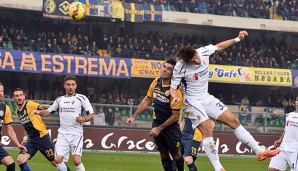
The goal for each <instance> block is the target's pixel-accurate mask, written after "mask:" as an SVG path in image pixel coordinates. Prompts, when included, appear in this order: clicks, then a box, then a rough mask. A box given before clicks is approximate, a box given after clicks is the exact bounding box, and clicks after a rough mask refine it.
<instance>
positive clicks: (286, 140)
mask: <svg viewBox="0 0 298 171" xmlns="http://www.w3.org/2000/svg"><path fill="white" fill-rule="evenodd" d="M295 105H296V110H295V111H293V112H290V113H288V114H287V115H286V125H285V129H284V132H283V134H282V135H281V137H280V138H279V139H278V140H276V141H275V142H274V147H277V146H279V145H280V147H279V148H280V149H281V152H280V153H279V154H277V155H276V156H274V157H273V158H271V161H270V164H269V171H278V170H286V169H287V167H288V166H290V168H291V171H297V170H298V166H297V160H298V159H297V156H298V96H297V97H296V101H295Z"/></svg>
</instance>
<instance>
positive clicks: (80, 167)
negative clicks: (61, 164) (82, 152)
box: [76, 163, 85, 171]
mask: <svg viewBox="0 0 298 171" xmlns="http://www.w3.org/2000/svg"><path fill="white" fill-rule="evenodd" d="M76 171H85V167H84V165H83V163H81V164H80V165H78V166H76Z"/></svg>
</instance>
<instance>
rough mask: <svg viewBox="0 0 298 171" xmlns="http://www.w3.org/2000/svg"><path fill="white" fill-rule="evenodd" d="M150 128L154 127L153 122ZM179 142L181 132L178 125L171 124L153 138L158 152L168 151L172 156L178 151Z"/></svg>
mask: <svg viewBox="0 0 298 171" xmlns="http://www.w3.org/2000/svg"><path fill="white" fill-rule="evenodd" d="M152 126H153V127H155V124H154V122H153V124H152ZM180 140H181V131H180V126H179V124H178V123H173V124H172V125H170V126H169V127H167V128H165V129H164V130H162V131H161V132H160V134H159V135H158V136H157V137H155V138H154V141H155V144H156V146H157V150H158V151H169V152H170V153H174V154H176V153H178V152H179V151H180V149H179V148H180Z"/></svg>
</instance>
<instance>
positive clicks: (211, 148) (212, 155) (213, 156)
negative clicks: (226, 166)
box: [203, 137, 223, 171]
mask: <svg viewBox="0 0 298 171" xmlns="http://www.w3.org/2000/svg"><path fill="white" fill-rule="evenodd" d="M203 145H204V149H205V153H206V155H207V156H208V158H209V160H210V161H211V163H212V165H213V167H214V169H215V171H219V170H220V169H221V168H223V167H222V165H221V164H220V161H219V157H218V151H217V150H216V146H215V144H214V141H213V137H207V138H204V139H203Z"/></svg>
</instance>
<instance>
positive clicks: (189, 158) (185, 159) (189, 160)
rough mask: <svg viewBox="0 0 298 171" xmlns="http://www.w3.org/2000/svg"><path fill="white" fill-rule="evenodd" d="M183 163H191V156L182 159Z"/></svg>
mask: <svg viewBox="0 0 298 171" xmlns="http://www.w3.org/2000/svg"><path fill="white" fill-rule="evenodd" d="M184 161H185V163H186V164H187V165H189V164H191V163H193V158H192V156H187V157H184Z"/></svg>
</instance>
